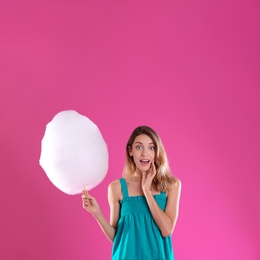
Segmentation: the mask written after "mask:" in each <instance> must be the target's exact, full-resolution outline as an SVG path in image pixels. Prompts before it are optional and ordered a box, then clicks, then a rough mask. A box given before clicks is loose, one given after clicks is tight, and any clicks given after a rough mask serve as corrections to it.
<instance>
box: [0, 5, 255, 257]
mask: <svg viewBox="0 0 260 260" xmlns="http://www.w3.org/2000/svg"><path fill="white" fill-rule="evenodd" d="M259 54H260V53H259V1H253V0H252V1H250V0H247V1H246V0H244V1H242V0H241V1H231V0H225V1H224V0H220V1H206V0H198V1H187V0H186V1H185V0H182V1H179V0H175V1H151V0H149V1H126V0H121V1H80V0H73V1H72V0H71V1H69V0H64V1H57V0H56V1H55V0H54V1H4V0H2V1H1V2H0V116H1V118H0V119H1V121H0V142H1V146H0V160H1V182H0V192H1V194H0V195H1V207H0V209H1V215H0V218H1V219H0V259H4V260H5V259H8V260H9V259H10V260H13V259H19V260H20V259H21V260H22V259H25V260H33V259H37V260H43V259H44V260H45V259H49V260H54V259H63V260H67V259H68V260H69V259H101V260H103V259H110V254H111V244H110V242H109V241H108V240H107V239H106V238H105V236H104V235H103V234H102V232H101V230H100V228H99V226H98V225H97V224H96V222H95V220H94V219H93V218H92V217H91V216H90V215H89V214H87V212H85V211H84V210H83V209H82V207H81V197H80V196H79V195H76V196H69V195H66V194H65V193H63V192H61V191H60V190H58V189H57V188H55V187H54V185H53V184H52V183H51V182H50V181H49V179H48V178H47V176H46V174H45V173H44V172H43V170H42V169H41V168H40V166H39V157H40V149H41V147H40V145H41V139H42V137H43V135H44V131H45V126H46V124H47V123H48V122H49V121H50V120H51V119H52V118H53V116H54V115H55V114H56V113H58V112H59V111H62V110H67V109H75V110H76V111H78V112H79V113H81V114H84V115H86V116H87V117H89V118H90V119H91V120H92V121H94V122H95V123H96V124H97V125H98V126H99V128H100V130H101V132H102V134H103V136H104V138H105V140H106V142H107V145H108V148H109V154H110V161H109V171H108V174H107V176H106V178H105V180H104V181H103V182H102V183H101V184H100V185H99V186H98V187H96V188H94V189H93V190H92V192H91V193H92V195H94V196H95V197H96V198H97V199H98V201H99V203H100V205H101V207H102V208H103V211H104V214H105V215H106V217H107V218H108V217H109V208H108V204H107V197H106V194H107V185H108V184H109V183H110V182H111V181H112V180H114V179H116V178H119V177H120V176H121V172H122V168H123V163H124V158H125V155H124V147H125V143H126V141H127V139H128V137H129V135H130V133H131V131H132V130H133V128H135V127H136V126H138V125H142V124H147V125H149V126H151V127H153V128H154V129H155V130H156V131H157V132H158V133H159V134H160V136H161V138H162V140H163V142H164V144H165V147H166V151H167V153H168V157H169V161H170V165H171V168H172V170H173V172H174V174H175V175H176V176H178V177H179V178H180V179H181V181H182V184H183V189H182V197H181V205H180V215H179V220H178V224H177V227H176V230H175V232H174V234H173V239H172V240H173V245H174V251H175V256H176V259H177V260H187V259H193V260H195V259H198V260H204V259H205V260H208V259H210V260H217V259H236V260H240V259H241V260H242V259H247V260H257V259H260V247H259V241H260V210H259V195H260V193H259V181H260V177H259V173H260V171H259V170H260V166H259V155H260V153H259V147H260V142H259V131H260V120H259V94H260V90H259V83H260V77H259V58H260V57H259V56H260V55H259Z"/></svg>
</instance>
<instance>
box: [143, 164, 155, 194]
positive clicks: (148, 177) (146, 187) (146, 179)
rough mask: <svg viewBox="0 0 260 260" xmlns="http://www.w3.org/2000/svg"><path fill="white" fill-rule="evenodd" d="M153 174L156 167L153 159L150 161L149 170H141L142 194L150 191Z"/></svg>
mask: <svg viewBox="0 0 260 260" xmlns="http://www.w3.org/2000/svg"><path fill="white" fill-rule="evenodd" d="M155 175H156V168H155V165H154V161H153V162H152V163H151V166H150V168H149V170H148V171H144V172H142V189H143V192H144V195H145V194H147V193H148V192H151V186H152V182H153V179H154V177H155Z"/></svg>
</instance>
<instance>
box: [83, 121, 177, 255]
mask: <svg viewBox="0 0 260 260" xmlns="http://www.w3.org/2000/svg"><path fill="white" fill-rule="evenodd" d="M180 194H181V182H180V180H179V179H178V178H176V177H174V176H173V175H172V174H171V171H170V168H169V165H168V161H167V156H166V153H165V150H164V147H163V144H162V142H161V139H160V137H159V136H158V134H157V133H156V132H155V131H154V130H153V129H151V128H150V127H148V126H140V127H137V128H136V129H135V130H134V131H133V133H132V134H131V136H130V138H129V141H128V143H127V145H126V162H125V167H124V172H123V178H120V179H118V180H115V181H113V182H112V183H110V184H109V187H108V201H109V205H110V223H108V222H107V220H106V219H105V217H104V215H103V214H102V211H101V209H100V207H99V205H98V203H97V201H96V199H95V198H94V197H92V196H90V195H89V194H88V192H87V191H86V190H83V194H82V201H83V208H84V209H86V210H87V211H88V212H90V213H92V215H93V216H94V218H95V219H96V220H97V222H98V223H99V225H100V227H101V229H102V230H103V232H104V234H105V235H106V236H107V238H108V239H109V240H110V241H111V242H112V243H113V248H112V260H127V259H131V260H141V259H142V260H143V259H149V260H152V259H154V260H155V259H156V260H173V259H174V254H173V249H172V240H171V235H172V233H173V231H174V228H175V226H176V222H177V218H178V211H179V200H180Z"/></svg>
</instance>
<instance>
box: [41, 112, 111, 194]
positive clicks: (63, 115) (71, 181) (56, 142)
mask: <svg viewBox="0 0 260 260" xmlns="http://www.w3.org/2000/svg"><path fill="white" fill-rule="evenodd" d="M41 144H42V146H41V156H40V165H41V167H42V168H43V170H44V171H45V173H46V174H47V176H48V178H49V179H50V181H51V182H52V183H53V184H54V185H55V186H56V187H57V188H58V189H60V190H61V191H63V192H65V193H67V194H70V195H74V194H79V193H81V192H82V189H83V188H84V187H85V188H86V189H87V190H91V189H92V188H94V187H96V186H97V185H98V184H99V183H100V182H101V181H102V180H103V179H104V178H105V176H106V174H107V170H108V149H107V145H106V143H105V141H104V139H103V137H102V134H101V132H100V130H99V129H98V127H97V126H96V125H95V124H94V123H93V122H92V121H91V120H90V119H88V118H87V117H85V116H83V115H80V114H79V113H77V112H76V111H74V110H68V111H62V112H60V113H58V114H57V115H56V116H55V117H54V118H53V119H52V121H51V122H49V123H48V124H47V126H46V130H45V134H44V137H43V139H42V143H41Z"/></svg>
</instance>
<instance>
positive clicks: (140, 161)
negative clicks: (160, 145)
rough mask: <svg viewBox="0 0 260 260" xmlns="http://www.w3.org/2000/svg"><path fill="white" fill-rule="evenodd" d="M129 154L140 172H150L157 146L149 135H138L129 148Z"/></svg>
mask: <svg viewBox="0 0 260 260" xmlns="http://www.w3.org/2000/svg"><path fill="white" fill-rule="evenodd" d="M129 154H130V155H131V156H132V157H133V159H134V162H135V165H136V170H137V171H138V172H143V171H148V170H149V168H150V166H151V163H153V161H154V157H155V145H154V143H153V141H152V139H151V138H150V137H149V136H148V135H145V134H141V135H138V136H137V137H136V138H135V140H134V142H133V145H132V147H130V148H129Z"/></svg>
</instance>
